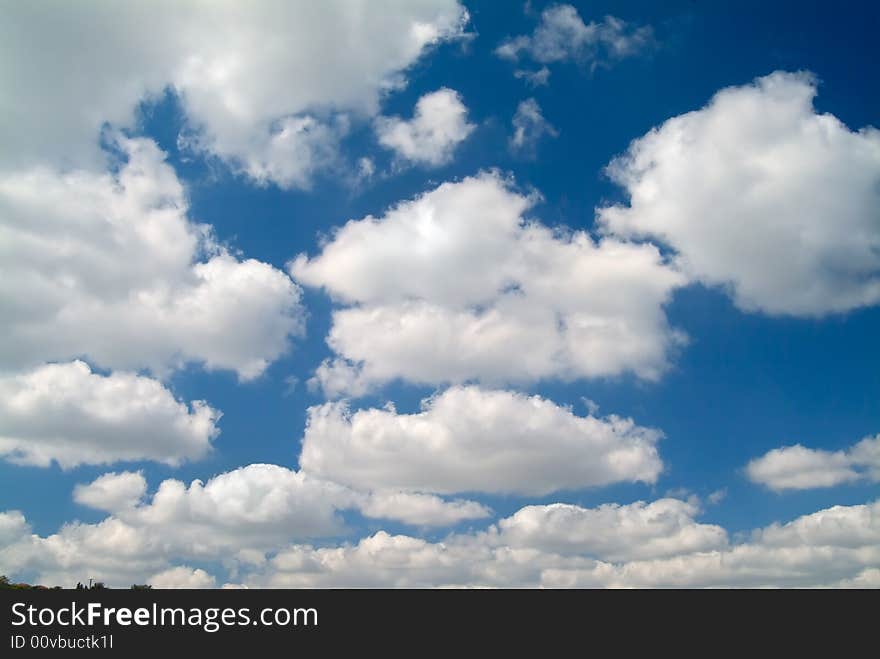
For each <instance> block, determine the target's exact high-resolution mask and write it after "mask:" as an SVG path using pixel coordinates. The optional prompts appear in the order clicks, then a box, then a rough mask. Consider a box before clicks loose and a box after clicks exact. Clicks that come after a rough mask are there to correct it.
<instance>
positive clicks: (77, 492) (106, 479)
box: [73, 471, 147, 513]
mask: <svg viewBox="0 0 880 659" xmlns="http://www.w3.org/2000/svg"><path fill="white" fill-rule="evenodd" d="M146 493H147V479H146V478H144V475H143V474H142V473H141V472H139V471H123V472H120V473H116V472H110V473H108V474H104V475H103V476H99V477H98V478H96V479H95V480H93V481H92V482H91V483H87V484H82V483H80V484H79V485H77V486H76V487H75V488H74V490H73V500H74V501H76V502H77V503H79V504H82V505H84V506H89V507H90V508H95V509H97V510H106V511H107V512H111V513H112V512H114V511H117V510H125V509H127V508H133V507H134V506H136V505H137V504H139V503H140V501H141V499H142V498H143V496H144V495H145V494H146Z"/></svg>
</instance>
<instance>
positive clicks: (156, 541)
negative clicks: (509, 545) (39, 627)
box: [0, 464, 491, 587]
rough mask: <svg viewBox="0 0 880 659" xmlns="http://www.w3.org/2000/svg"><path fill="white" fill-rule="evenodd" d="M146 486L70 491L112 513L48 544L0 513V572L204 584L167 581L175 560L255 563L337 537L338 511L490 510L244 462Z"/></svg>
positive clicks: (447, 515) (183, 575)
mask: <svg viewBox="0 0 880 659" xmlns="http://www.w3.org/2000/svg"><path fill="white" fill-rule="evenodd" d="M145 489H146V484H145V482H144V479H143V477H142V476H141V474H139V473H132V472H122V473H110V474H105V475H103V476H101V477H99V478H97V479H96V480H95V481H93V482H92V483H88V484H83V485H78V486H77V487H76V489H75V490H74V498H75V500H76V501H77V502H79V503H81V504H84V505H88V506H91V507H94V508H98V509H101V510H105V511H108V512H110V513H112V514H111V515H110V516H109V517H107V518H106V519H104V520H103V521H101V522H99V523H97V524H84V523H81V522H72V523H69V524H65V525H64V526H62V527H61V529H59V531H58V532H57V533H55V534H53V535H50V536H47V537H40V536H36V535H33V534H32V533H31V529H30V527H29V525H28V524H27V522H26V520H25V518H24V517H23V516H22V515H21V513H19V512H17V511H8V512H6V513H0V566H3V570H4V571H10V572H15V571H16V570H28V571H30V572H31V573H34V574H37V575H38V578H39V580H40V581H42V582H47V583H61V584H65V585H72V584H74V583H76V581H77V580H83V579H87V578H95V579H98V580H102V581H106V582H108V583H112V584H116V585H127V584H130V583H135V582H136V583H142V582H143V581H144V580H145V579H146V575H150V574H155V573H159V572H163V574H162V582H163V584H165V585H164V586H163V587H170V586H169V584H170V583H172V582H173V581H175V580H176V581H178V582H181V583H187V582H188V580H190V579H202V577H201V575H200V574H199V573H198V572H199V571H196V572H195V573H189V572H186V571H181V570H180V569H175V570H172V571H169V572H168V573H167V574H166V573H165V572H164V571H165V570H166V569H167V568H168V567H169V564H173V563H174V562H176V561H178V560H194V561H200V560H222V561H225V562H226V563H227V564H237V563H242V564H254V565H260V564H262V563H263V562H264V561H265V553H266V552H274V551H275V550H277V549H278V548H279V547H284V546H287V545H289V544H290V543H291V542H296V541H302V540H305V539H309V538H330V537H336V536H340V535H342V534H345V533H347V532H348V529H346V527H345V525H344V523H343V519H342V516H341V515H340V512H341V511H344V510H359V511H361V513H362V514H363V515H364V516H366V517H370V518H376V519H379V518H381V519H393V520H399V521H402V522H404V523H408V524H412V525H416V526H447V525H452V524H456V523H458V522H460V521H462V520H473V519H482V518H485V517H487V516H488V515H489V514H490V513H491V511H490V510H489V509H488V508H486V507H485V506H483V505H481V504H478V503H475V502H472V501H464V500H454V501H444V500H443V499H441V498H440V497H437V496H432V495H428V494H421V493H418V492H397V491H392V490H382V491H355V490H352V489H350V488H347V487H344V486H342V485H338V484H336V483H331V482H328V481H325V480H321V479H319V478H315V477H313V476H311V475H309V474H306V473H304V472H297V471H292V470H289V469H286V468H284V467H280V466H277V465H269V464H252V465H248V466H246V467H241V468H239V469H235V470H233V471H230V472H226V473H223V474H219V475H217V476H215V477H213V478H211V479H209V480H208V481H207V482H204V483H203V482H202V481H199V480H195V481H193V482H192V483H190V484H189V485H188V486H187V485H186V484H185V483H183V482H181V481H178V480H174V479H169V480H165V481H163V482H162V483H161V484H160V485H159V487H158V489H157V490H156V492H155V493H154V494H153V495H152V497H151V498H149V499H148V500H147V501H142V499H143V498H144V494H145ZM193 587H196V586H193ZM198 587H201V586H198Z"/></svg>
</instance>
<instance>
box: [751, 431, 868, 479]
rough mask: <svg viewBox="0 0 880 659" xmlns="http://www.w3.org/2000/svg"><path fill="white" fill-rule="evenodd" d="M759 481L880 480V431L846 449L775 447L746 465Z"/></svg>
mask: <svg viewBox="0 0 880 659" xmlns="http://www.w3.org/2000/svg"><path fill="white" fill-rule="evenodd" d="M746 474H747V475H748V477H749V479H751V480H752V481H753V482H755V483H760V484H761V485H766V486H767V487H769V488H770V489H772V490H776V491H781V490H807V489H811V488H816V487H833V486H835V485H841V484H843V483H852V482H854V481H858V480H864V479H867V480H871V481H874V482H877V481H880V435H877V436H875V437H866V438H865V439H863V440H862V441H860V442H859V443H858V444H856V445H855V446H851V447H850V448H848V449H845V450H842V451H823V450H821V449H811V448H806V447H804V446H801V445H800V444H795V445H794V446H784V447H782V448H777V449H773V450H772V451H769V452H767V453H766V454H765V455H762V456H761V457H760V458H755V459H754V460H752V461H751V462H749V464H748V465H747V466H746Z"/></svg>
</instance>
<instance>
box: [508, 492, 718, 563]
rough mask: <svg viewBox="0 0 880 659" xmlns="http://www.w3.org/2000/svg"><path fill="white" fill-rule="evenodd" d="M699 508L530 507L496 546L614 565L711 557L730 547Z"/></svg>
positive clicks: (664, 502)
mask: <svg viewBox="0 0 880 659" xmlns="http://www.w3.org/2000/svg"><path fill="white" fill-rule="evenodd" d="M699 512H700V511H699V508H698V506H697V505H696V504H695V503H692V502H686V501H681V500H679V499H659V500H657V501H653V502H651V503H645V502H643V501H638V502H636V503H633V504H629V505H626V506H621V505H618V504H606V505H603V506H599V507H598V508H582V507H580V506H572V505H568V504H561V503H557V504H552V505H548V506H527V507H525V508H522V509H520V510H519V511H517V512H516V514H514V515H512V516H511V517H508V518H506V519H502V520H501V521H500V522H499V523H498V531H499V533H498V536H497V538H496V541H497V542H499V543H501V544H505V545H509V546H512V547H532V548H535V549H540V550H541V551H544V552H547V553H554V554H561V555H578V554H585V555H588V556H592V557H595V558H600V559H602V560H606V561H612V562H625V561H631V560H638V559H648V558H660V557H665V556H675V555H678V554H688V553H693V552H699V551H711V550H714V549H720V548H723V547H724V546H725V545H726V544H727V532H726V531H725V530H724V529H722V528H721V527H720V526H715V525H712V524H699V523H697V522H695V521H694V518H695V517H696V516H697V514H698V513H699Z"/></svg>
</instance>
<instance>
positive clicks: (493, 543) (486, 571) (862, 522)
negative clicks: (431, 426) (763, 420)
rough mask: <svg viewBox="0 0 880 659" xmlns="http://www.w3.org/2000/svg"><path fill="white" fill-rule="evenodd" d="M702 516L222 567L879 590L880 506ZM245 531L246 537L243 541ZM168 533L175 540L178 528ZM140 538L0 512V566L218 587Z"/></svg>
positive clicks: (247, 576) (538, 514)
mask: <svg viewBox="0 0 880 659" xmlns="http://www.w3.org/2000/svg"><path fill="white" fill-rule="evenodd" d="M276 503H277V502H276ZM698 513H699V511H698V509H697V508H696V506H695V505H694V504H693V503H689V502H684V501H677V500H674V499H661V500H659V501H654V502H651V503H645V502H635V503H633V504H628V505H605V506H600V507H598V508H593V509H590V508H582V507H579V506H571V505H560V504H551V505H548V506H529V507H527V508H524V509H522V510H520V511H518V512H517V513H515V514H514V515H512V516H511V517H508V518H505V519H502V520H500V521H499V522H498V523H497V524H494V525H491V526H489V527H488V528H487V529H486V530H484V531H476V532H469V533H458V534H452V535H450V536H448V537H446V538H445V539H444V540H443V541H441V542H430V541H428V540H424V539H420V538H415V537H411V536H406V535H390V534H388V533H386V532H384V531H379V532H377V533H375V534H373V535H371V536H369V537H365V538H362V539H361V540H359V541H358V542H357V543H355V544H348V543H346V544H341V545H337V546H324V547H314V546H311V545H303V544H294V545H289V546H286V547H285V546H280V545H279V546H276V547H275V550H276V551H273V552H272V554H271V555H270V556H268V557H267V556H266V555H265V554H264V552H263V551H262V550H259V551H247V550H241V551H239V552H238V554H237V555H236V556H235V558H234V559H232V558H231V555H227V556H226V559H227V560H226V569H227V571H228V572H229V577H230V578H231V579H235V580H237V581H239V582H240V584H242V585H249V586H272V587H358V586H368V587H370V586H372V587H394V586H397V587H430V586H498V587H510V586H531V587H534V586H548V587H570V586H582V587H583V586H588V587H607V586H610V587H649V586H664V587H704V586H709V587H719V586H720V587H725V586H734V587H736V586H744V587H761V586H783V587H796V586H806V587H815V586H850V587H872V586H876V584H877V574H878V571H880V549H878V548H880V501H878V502H873V503H868V504H865V505H857V506H834V507H832V508H827V509H825V510H820V511H818V512H815V513H812V514H809V515H804V516H802V517H799V518H797V519H795V520H793V521H791V522H789V523H787V524H772V525H770V526H768V527H765V528H762V529H756V530H755V531H754V532H753V533H752V534H751V537H750V538H748V539H747V540H743V541H739V542H736V543H732V542H731V541H730V540H729V538H728V536H727V533H726V532H725V531H724V530H723V529H721V528H720V527H717V526H714V525H711V524H703V523H701V522H699V521H697V519H696V515H697V514H698ZM167 518H168V516H167V515H166V516H165V517H163V518H162V519H167ZM209 520H210V521H209ZM265 521H266V520H262V521H261V522H260V523H264V522H265ZM203 522H204V527H203V536H204V538H205V539H206V540H209V539H210V538H211V534H210V533H208V532H207V531H209V530H210V529H211V528H212V527H211V526H210V524H212V523H213V524H217V525H220V526H222V527H224V528H230V527H231V526H232V524H231V523H230V524H228V525H227V524H225V522H224V521H223V520H222V519H220V518H218V517H210V516H209V517H205V518H204V519H203ZM249 530H250V529H249V528H247V529H245V530H243V531H242V532H241V533H240V538H242V539H247V538H249V537H250V536H249V534H248V533H247V531H249ZM162 532H163V535H164V536H166V537H167V536H170V535H171V533H172V528H171V527H166V528H164V529H162ZM157 535H158V530H157ZM261 535H262V534H261ZM279 535H281V534H279ZM143 539H144V536H143V535H142V533H141V532H140V531H138V530H135V529H132V528H131V527H130V526H127V525H126V524H124V523H123V522H121V521H120V520H119V519H116V518H112V517H111V518H108V520H105V521H104V522H102V523H101V524H97V525H83V524H73V525H67V526H65V527H63V528H62V529H61V530H60V531H59V532H58V533H57V534H55V535H52V536H48V537H40V536H37V535H34V534H32V533H31V529H30V528H29V527H28V525H27V522H26V521H25V520H24V518H23V517H22V515H21V514H20V513H18V512H15V511H11V512H7V513H0V565H3V566H4V567H3V569H4V571H7V572H8V573H9V574H10V576H13V578H16V577H17V575H19V574H34V575H36V577H37V579H38V580H39V581H42V582H44V583H49V584H55V583H59V584H73V583H75V582H76V581H77V580H81V579H83V578H88V577H93V578H99V579H101V580H104V581H106V582H107V583H108V584H110V585H123V586H124V585H128V584H130V583H143V582H144V581H146V580H148V579H149V577H145V576H144V575H154V577H161V578H160V579H159V581H160V582H161V583H162V584H164V586H165V587H169V586H170V585H175V584H176V585H186V584H187V583H190V584H192V585H194V586H195V585H198V586H199V587H201V586H202V585H205V586H208V585H213V583H214V580H213V578H211V577H209V576H207V575H203V574H201V573H200V571H198V570H192V569H191V568H178V567H175V566H177V565H180V563H179V561H180V560H190V559H197V558H198V557H199V556H202V557H204V556H205V555H206V552H205V549H206V548H207V547H206V546H203V545H201V546H200V545H199V544H198V543H197V542H195V541H193V544H191V545H190V546H189V548H188V549H184V548H185V544H186V543H184V545H178V547H177V549H176V551H173V552H163V551H161V550H160V549H159V548H158V547H157V545H144V544H143V543H142V541H143ZM169 541H173V539H169ZM247 544H248V542H247V541H245V542H244V543H239V546H242V545H247ZM196 580H199V581H201V582H203V584H202V583H200V584H195V583H194V582H195V581H196Z"/></svg>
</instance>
